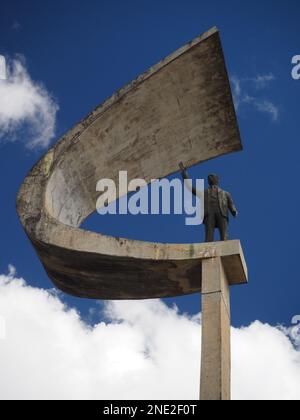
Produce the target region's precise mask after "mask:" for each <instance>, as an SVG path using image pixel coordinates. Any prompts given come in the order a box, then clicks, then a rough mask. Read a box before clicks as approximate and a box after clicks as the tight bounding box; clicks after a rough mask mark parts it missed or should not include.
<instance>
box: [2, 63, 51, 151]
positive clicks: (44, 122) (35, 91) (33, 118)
mask: <svg viewBox="0 0 300 420" xmlns="http://www.w3.org/2000/svg"><path fill="white" fill-rule="evenodd" d="M57 111H58V105H57V103H56V101H55V100H54V99H53V97H52V96H51V95H50V94H49V92H48V91H47V90H46V88H45V87H44V86H43V85H42V84H41V83H37V82H35V81H33V80H32V79H31V77H30V75H29V73H28V71H27V69H26V67H25V64H24V60H23V59H21V58H16V59H14V60H12V61H9V62H8V63H7V65H6V80H0V139H1V140H2V141H15V140H17V139H19V140H22V141H23V142H25V144H26V145H27V146H28V147H29V148H31V149H32V148H39V147H46V146H48V145H49V143H50V141H51V140H52V139H53V138H54V136H55V124H56V114H57Z"/></svg>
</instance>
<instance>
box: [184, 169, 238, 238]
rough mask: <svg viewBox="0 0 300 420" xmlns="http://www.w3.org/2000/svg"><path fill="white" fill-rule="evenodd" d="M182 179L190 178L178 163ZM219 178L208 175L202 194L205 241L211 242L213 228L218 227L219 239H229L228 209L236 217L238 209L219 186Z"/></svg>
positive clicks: (194, 191)
mask: <svg viewBox="0 0 300 420" xmlns="http://www.w3.org/2000/svg"><path fill="white" fill-rule="evenodd" d="M179 167H180V170H181V174H182V177H183V179H190V178H189V175H188V172H187V170H186V168H185V167H184V165H183V163H180V164H179ZM219 183H220V179H219V177H218V175H215V174H211V175H209V176H208V184H209V188H208V189H206V190H205V194H204V225H205V241H206V242H213V241H214V233H215V229H219V232H220V238H221V241H227V240H228V239H229V234H228V223H229V211H230V212H231V214H232V215H233V216H234V217H237V215H238V211H237V209H236V207H235V205H234V203H233V200H232V197H231V195H230V194H229V193H228V192H226V191H224V190H222V189H221V188H220V187H219ZM192 192H193V194H194V195H197V190H196V188H194V187H193V188H192Z"/></svg>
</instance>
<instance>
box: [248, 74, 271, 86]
mask: <svg viewBox="0 0 300 420" xmlns="http://www.w3.org/2000/svg"><path fill="white" fill-rule="evenodd" d="M275 79H276V78H275V76H274V74H272V73H269V74H264V75H258V76H256V77H255V78H254V79H252V81H253V82H254V85H255V87H256V89H264V88H265V87H266V86H267V85H268V84H269V83H270V82H272V81H273V80H275ZM250 80H251V79H250Z"/></svg>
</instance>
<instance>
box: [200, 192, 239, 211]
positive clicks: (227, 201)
mask: <svg viewBox="0 0 300 420" xmlns="http://www.w3.org/2000/svg"><path fill="white" fill-rule="evenodd" d="M211 192H212V189H211V188H208V189H207V190H205V195H204V198H205V200H204V219H206V218H207V217H208V216H209V214H210V208H211V206H212V199H211ZM218 201H219V208H220V212H221V214H222V216H223V217H226V219H228V218H229V211H230V212H231V214H232V215H233V216H234V215H235V214H236V213H237V210H236V207H235V205H234V203H233V200H232V197H231V195H230V194H229V193H228V192H227V191H224V190H222V189H221V188H219V187H218Z"/></svg>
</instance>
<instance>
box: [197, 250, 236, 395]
mask: <svg viewBox="0 0 300 420" xmlns="http://www.w3.org/2000/svg"><path fill="white" fill-rule="evenodd" d="M230 371H231V349H230V293H229V282H228V279H227V276H226V274H225V270H224V267H223V263H222V260H221V258H220V257H216V258H209V259H206V260H203V261H202V357H201V385H200V400H204V401H220V400H221V401H226V400H230V399H231V376H230V375H231V373H230Z"/></svg>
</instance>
